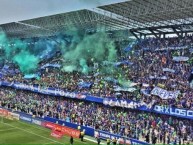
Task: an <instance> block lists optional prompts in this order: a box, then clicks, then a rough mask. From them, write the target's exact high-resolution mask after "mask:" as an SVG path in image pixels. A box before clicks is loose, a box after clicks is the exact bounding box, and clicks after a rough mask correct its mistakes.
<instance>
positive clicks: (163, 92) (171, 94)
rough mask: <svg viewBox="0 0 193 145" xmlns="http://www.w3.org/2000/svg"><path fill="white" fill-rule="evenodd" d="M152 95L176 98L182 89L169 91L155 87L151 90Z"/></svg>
mask: <svg viewBox="0 0 193 145" xmlns="http://www.w3.org/2000/svg"><path fill="white" fill-rule="evenodd" d="M151 94H152V95H156V96H159V97H160V98H162V99H176V98H177V97H178V95H179V94H180V91H167V90H164V89H162V88H159V87H155V88H154V89H153V90H152V91H151Z"/></svg>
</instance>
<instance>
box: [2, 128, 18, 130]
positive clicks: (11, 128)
mask: <svg viewBox="0 0 193 145" xmlns="http://www.w3.org/2000/svg"><path fill="white" fill-rule="evenodd" d="M14 129H16V128H9V129H1V130H0V131H8V130H14Z"/></svg>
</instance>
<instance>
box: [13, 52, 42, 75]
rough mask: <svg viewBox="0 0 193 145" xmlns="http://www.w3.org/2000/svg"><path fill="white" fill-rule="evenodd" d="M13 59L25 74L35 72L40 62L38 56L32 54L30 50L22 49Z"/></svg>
mask: <svg viewBox="0 0 193 145" xmlns="http://www.w3.org/2000/svg"><path fill="white" fill-rule="evenodd" d="M13 60H14V62H15V63H16V64H18V66H19V68H20V70H21V72H22V73H24V74H30V73H33V72H35V71H36V69H37V67H38V62H39V60H38V58H37V57H35V56H34V55H32V54H30V53H29V52H28V51H21V52H20V53H18V54H17V55H15V56H14V57H13Z"/></svg>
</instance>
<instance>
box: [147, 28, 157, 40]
mask: <svg viewBox="0 0 193 145" xmlns="http://www.w3.org/2000/svg"><path fill="white" fill-rule="evenodd" d="M149 31H151V33H152V34H153V35H154V36H155V37H156V38H159V36H157V34H156V33H155V32H154V30H152V29H149Z"/></svg>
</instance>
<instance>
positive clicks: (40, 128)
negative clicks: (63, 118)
mask: <svg viewBox="0 0 193 145" xmlns="http://www.w3.org/2000/svg"><path fill="white" fill-rule="evenodd" d="M19 123H22V124H25V125H30V124H27V123H24V122H22V121H20V122H19ZM30 127H33V128H37V129H39V130H43V131H48V132H49V131H50V130H48V129H47V128H43V127H42V126H40V127H38V126H36V125H35V126H34V125H32V126H31V125H30ZM84 139H85V140H88V141H91V142H94V143H97V141H95V140H91V139H89V138H86V137H84ZM77 141H78V142H80V143H81V144H87V143H84V142H82V141H79V140H77ZM101 144H104V143H101Z"/></svg>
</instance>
